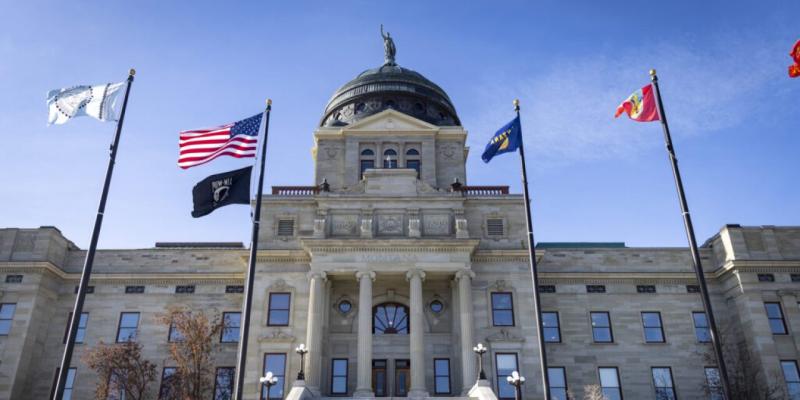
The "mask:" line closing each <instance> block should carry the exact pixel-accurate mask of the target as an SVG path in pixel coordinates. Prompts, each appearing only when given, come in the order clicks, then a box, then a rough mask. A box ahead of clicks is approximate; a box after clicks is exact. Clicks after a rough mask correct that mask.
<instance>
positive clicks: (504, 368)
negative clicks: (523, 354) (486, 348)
mask: <svg viewBox="0 0 800 400" xmlns="http://www.w3.org/2000/svg"><path fill="white" fill-rule="evenodd" d="M494 357H495V369H496V371H495V375H496V376H497V397H498V398H500V399H513V398H515V395H516V391H515V390H514V387H513V386H511V384H509V383H508V381H506V378H507V377H508V376H510V375H511V373H512V372H514V371H519V368H518V367H517V355H516V354H515V353H497V354H495V356H494Z"/></svg>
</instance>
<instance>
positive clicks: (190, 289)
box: [175, 285, 194, 294]
mask: <svg viewBox="0 0 800 400" xmlns="http://www.w3.org/2000/svg"><path fill="white" fill-rule="evenodd" d="M175 293H187V294H191V293H194V285H182V286H175Z"/></svg>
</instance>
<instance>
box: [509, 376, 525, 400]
mask: <svg viewBox="0 0 800 400" xmlns="http://www.w3.org/2000/svg"><path fill="white" fill-rule="evenodd" d="M506 381H508V383H509V384H510V385H511V386H514V398H515V399H516V400H522V391H521V390H520V386H522V384H523V383H525V377H524V376H522V375H520V374H519V372H517V371H514V372H512V373H511V375H509V376H507V377H506Z"/></svg>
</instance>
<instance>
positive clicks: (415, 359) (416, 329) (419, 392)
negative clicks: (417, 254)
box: [406, 269, 428, 398]
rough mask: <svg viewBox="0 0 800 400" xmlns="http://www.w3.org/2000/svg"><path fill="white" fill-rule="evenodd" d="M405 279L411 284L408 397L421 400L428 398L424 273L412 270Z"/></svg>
mask: <svg viewBox="0 0 800 400" xmlns="http://www.w3.org/2000/svg"><path fill="white" fill-rule="evenodd" d="M406 279H408V281H409V282H410V283H411V287H410V290H409V293H410V294H411V295H410V296H409V297H410V298H411V301H410V302H411V307H410V311H409V312H410V314H411V315H410V316H409V317H410V321H409V322H410V325H409V326H410V327H411V331H410V333H409V336H410V338H409V342H410V347H411V389H410V390H409V392H408V397H413V398H423V397H428V391H427V390H425V340H424V338H425V315H424V314H423V313H424V311H423V305H422V281H423V280H425V272H423V271H420V270H418V269H412V270H411V271H408V273H406Z"/></svg>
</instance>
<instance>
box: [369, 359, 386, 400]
mask: <svg viewBox="0 0 800 400" xmlns="http://www.w3.org/2000/svg"><path fill="white" fill-rule="evenodd" d="M386 389H387V385H386V360H372V391H373V392H374V393H375V397H386V396H387V393H386V391H387V390H386Z"/></svg>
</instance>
